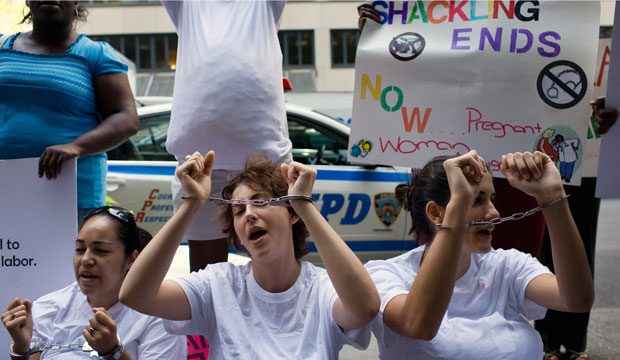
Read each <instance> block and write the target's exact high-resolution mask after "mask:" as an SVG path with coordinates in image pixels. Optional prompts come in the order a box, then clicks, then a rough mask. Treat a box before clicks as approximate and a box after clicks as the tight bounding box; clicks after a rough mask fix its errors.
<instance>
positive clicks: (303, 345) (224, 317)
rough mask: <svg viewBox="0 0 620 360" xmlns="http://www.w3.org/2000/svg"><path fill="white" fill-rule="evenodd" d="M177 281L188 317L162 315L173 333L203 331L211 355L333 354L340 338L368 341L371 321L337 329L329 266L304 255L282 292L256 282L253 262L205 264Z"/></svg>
mask: <svg viewBox="0 0 620 360" xmlns="http://www.w3.org/2000/svg"><path fill="white" fill-rule="evenodd" d="M176 281H177V282H178V283H179V285H181V287H182V288H183V290H184V291H185V295H186V296H187V299H188V301H189V304H190V308H191V313H192V319H191V320H188V321H172V320H164V326H165V328H166V330H168V331H170V332H171V333H173V334H201V335H204V336H206V337H207V339H209V359H269V360H271V359H321V360H323V359H337V358H338V352H339V351H340V349H341V348H342V346H343V345H344V344H350V345H352V346H354V347H356V348H359V349H363V348H366V347H367V346H368V344H369V342H370V330H369V325H367V326H366V327H364V328H362V329H358V330H353V331H346V332H343V331H342V330H341V329H340V327H339V326H338V324H337V323H336V321H335V320H334V316H333V308H334V302H335V301H336V299H337V298H338V295H337V294H336V290H335V289H334V287H333V285H332V283H331V281H330V279H329V277H328V276H327V271H326V270H325V269H323V268H319V267H316V266H314V265H312V264H310V263H308V262H305V261H302V262H301V272H300V274H299V277H298V278H297V280H296V281H295V284H294V285H293V286H291V287H290V288H289V289H288V290H286V291H284V292H281V293H271V292H268V291H265V290H264V289H263V288H261V287H260V285H258V283H257V282H256V280H255V279H254V273H253V272H252V265H251V262H250V263H248V264H246V265H242V266H235V265H233V264H230V263H218V264H213V265H209V266H207V268H206V269H204V270H200V271H199V272H197V273H196V272H194V273H191V274H189V275H186V276H184V277H182V278H180V279H176Z"/></svg>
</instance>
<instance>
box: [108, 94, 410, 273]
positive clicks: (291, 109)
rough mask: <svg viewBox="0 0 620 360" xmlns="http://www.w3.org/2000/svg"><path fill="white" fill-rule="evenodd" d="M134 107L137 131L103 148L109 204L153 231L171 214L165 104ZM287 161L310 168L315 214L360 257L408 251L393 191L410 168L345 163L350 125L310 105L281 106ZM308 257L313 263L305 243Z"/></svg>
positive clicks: (405, 225) (313, 252)
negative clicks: (313, 177) (288, 145)
mask: <svg viewBox="0 0 620 360" xmlns="http://www.w3.org/2000/svg"><path fill="white" fill-rule="evenodd" d="M163 102H164V103H161V104H154V105H145V106H141V107H139V108H138V114H139V117H140V130H139V131H138V133H137V134H136V135H134V136H132V137H131V138H130V139H129V140H128V141H127V142H125V143H124V144H122V145H120V146H119V147H118V148H116V149H114V150H111V151H109V152H108V175H107V184H106V185H107V194H108V201H109V202H111V203H114V204H118V205H120V206H122V207H125V208H127V209H131V210H133V212H134V215H135V218H136V221H137V223H138V225H140V226H141V227H143V228H145V229H147V230H149V231H150V232H151V233H153V234H154V233H156V232H157V231H158V230H159V229H160V228H161V227H162V226H163V224H164V223H165V222H166V221H167V220H168V219H169V218H170V216H172V193H171V190H170V182H171V179H172V177H173V176H174V171H175V167H176V164H177V162H176V161H175V159H174V157H173V156H172V155H171V154H169V153H168V152H167V151H166V134H167V130H168V122H169V120H170V110H171V107H172V104H171V103H170V101H163ZM286 111H287V117H288V129H289V136H290V139H291V142H292V144H293V150H292V152H293V158H294V160H295V161H299V162H301V163H304V164H310V165H311V166H313V167H315V168H316V169H317V179H316V183H315V185H314V190H313V194H312V197H313V198H314V199H315V200H316V202H317V207H318V209H319V210H320V212H321V214H322V215H323V216H324V217H325V218H326V219H327V221H328V222H329V224H330V225H331V226H332V227H333V228H334V229H335V230H336V231H337V232H338V233H339V234H340V236H342V238H343V239H344V240H345V241H346V242H347V244H348V245H349V247H351V249H353V251H354V252H355V253H356V254H357V255H358V256H359V257H360V258H361V259H362V260H363V261H366V260H368V259H379V258H383V259H384V258H389V257H392V256H396V255H398V254H400V253H403V252H405V251H407V250H409V249H412V248H413V247H414V246H415V244H414V242H413V240H412V239H411V236H410V235H407V231H408V229H409V227H410V226H411V224H410V222H411V220H410V219H409V217H408V216H407V214H406V212H405V211H401V210H400V209H399V208H398V206H397V204H396V200H395V196H394V188H395V187H396V185H397V184H398V183H401V182H405V181H407V180H408V177H409V169H406V168H398V167H391V166H368V165H354V164H350V163H349V162H348V161H347V147H348V138H349V127H348V126H347V125H345V124H343V123H342V122H340V121H338V120H335V119H333V118H331V117H328V116H326V115H323V114H320V113H318V112H315V111H312V110H310V109H307V108H304V107H300V106H295V105H292V104H287V105H286ZM310 248H311V253H310V254H309V255H307V259H308V260H309V261H314V262H318V261H319V258H318V254H317V253H316V247H314V244H312V243H310Z"/></svg>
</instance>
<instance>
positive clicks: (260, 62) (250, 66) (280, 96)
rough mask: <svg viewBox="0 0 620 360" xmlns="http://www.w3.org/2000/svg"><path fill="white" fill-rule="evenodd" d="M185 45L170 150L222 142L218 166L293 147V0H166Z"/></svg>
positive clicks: (179, 152)
mask: <svg viewBox="0 0 620 360" xmlns="http://www.w3.org/2000/svg"><path fill="white" fill-rule="evenodd" d="M162 3H163V5H164V7H165V8H166V10H167V11H168V14H169V15H170V18H171V19H172V22H173V23H174V25H175V27H176V30H177V34H178V35H179V43H178V50H177V63H176V74H175V83H174V96H173V103H172V118H171V120H170V128H169V129H168V140H167V143H166V146H167V149H168V152H170V153H171V154H173V155H175V156H176V157H177V159H179V160H183V159H184V158H185V156H186V155H189V154H192V153H193V152H194V151H200V152H201V153H203V154H204V153H206V152H207V151H208V150H211V149H212V150H215V154H216V160H215V164H214V168H216V169H227V170H238V169H241V167H242V164H243V162H244V161H245V159H246V157H247V156H248V155H249V154H251V153H255V152H259V153H264V154H266V155H267V157H268V158H269V159H271V160H274V161H276V160H279V159H282V158H284V157H285V156H287V154H288V153H289V152H290V150H291V142H290V140H289V138H288V125H287V120H286V111H285V108H284V90H283V85H282V52H281V50H280V44H279V41H278V26H279V24H280V20H281V16H282V11H283V10H284V5H285V3H286V2H285V1H265V0H254V1H243V0H228V1H162Z"/></svg>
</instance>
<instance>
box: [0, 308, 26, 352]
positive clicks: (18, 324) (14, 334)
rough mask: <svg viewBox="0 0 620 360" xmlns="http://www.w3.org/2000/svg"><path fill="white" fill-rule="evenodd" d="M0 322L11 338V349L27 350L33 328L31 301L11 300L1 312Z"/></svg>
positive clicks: (16, 350) (17, 350) (15, 350)
mask: <svg viewBox="0 0 620 360" xmlns="http://www.w3.org/2000/svg"><path fill="white" fill-rule="evenodd" d="M2 323H3V324H4V327H6V329H7V330H8V331H9V334H10V335H11V338H13V351H14V352H16V353H19V354H25V353H26V352H28V350H29V349H30V341H31V340H32V328H33V323H32V302H31V301H30V300H24V301H21V300H20V299H19V298H16V299H14V300H13V301H11V303H10V304H9V306H8V307H7V308H6V310H5V311H4V313H3V314H2Z"/></svg>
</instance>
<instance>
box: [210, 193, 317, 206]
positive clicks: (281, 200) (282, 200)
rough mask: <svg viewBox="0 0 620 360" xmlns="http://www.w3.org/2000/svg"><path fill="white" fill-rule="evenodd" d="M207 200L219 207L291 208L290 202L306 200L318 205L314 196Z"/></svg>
mask: <svg viewBox="0 0 620 360" xmlns="http://www.w3.org/2000/svg"><path fill="white" fill-rule="evenodd" d="M207 200H209V201H213V202H215V203H216V204H218V205H220V204H231V205H253V206H265V205H275V206H288V207H290V206H291V204H290V203H289V200H306V201H310V202H311V203H313V204H315V203H316V202H315V201H314V199H313V198H312V196H308V195H285V196H280V197H278V198H271V199H269V200H260V199H255V200H241V199H230V200H227V199H222V198H212V197H210V198H208V199H207Z"/></svg>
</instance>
